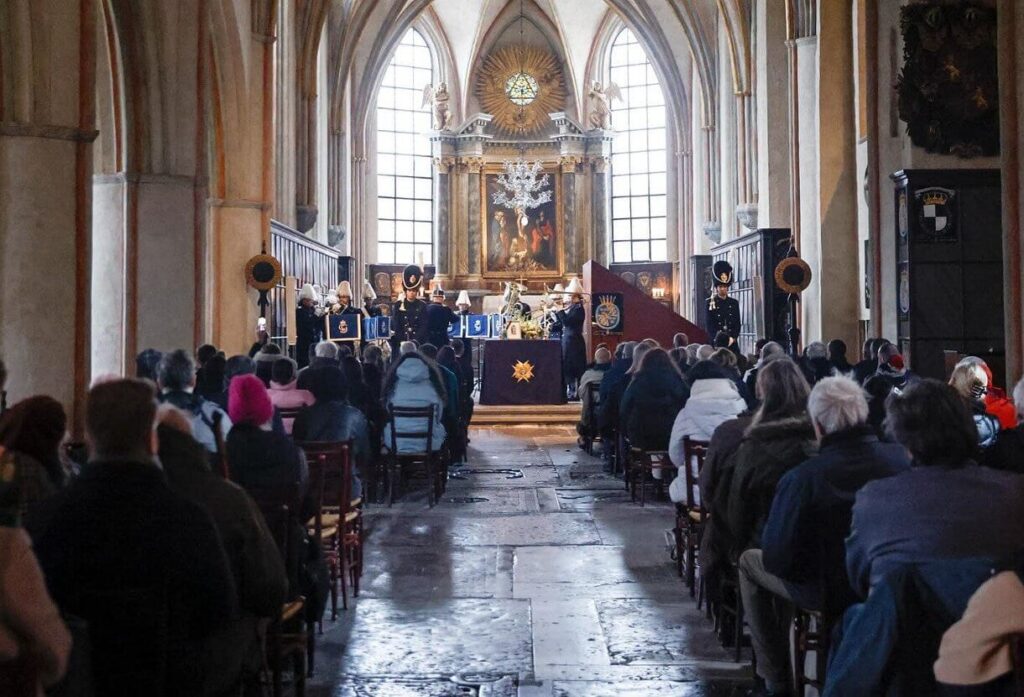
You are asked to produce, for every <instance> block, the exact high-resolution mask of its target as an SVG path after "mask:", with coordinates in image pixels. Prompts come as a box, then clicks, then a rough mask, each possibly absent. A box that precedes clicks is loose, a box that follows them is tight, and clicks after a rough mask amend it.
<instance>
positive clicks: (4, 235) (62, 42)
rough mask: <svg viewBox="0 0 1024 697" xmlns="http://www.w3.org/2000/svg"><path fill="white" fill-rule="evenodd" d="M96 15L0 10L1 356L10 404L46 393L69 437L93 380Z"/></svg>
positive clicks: (79, 8)
mask: <svg viewBox="0 0 1024 697" xmlns="http://www.w3.org/2000/svg"><path fill="white" fill-rule="evenodd" d="M96 16H97V11H96V7H95V6H94V3H93V1H92V0H77V1H74V0H8V1H7V3H6V5H5V8H4V11H3V12H0V54H2V55H3V56H4V60H5V63H6V64H3V65H0V327H3V330H2V331H0V356H2V357H3V360H4V362H5V364H6V366H7V369H8V373H9V376H8V381H7V391H8V394H9V398H10V400H12V401H17V400H20V399H23V398H25V397H28V396H30V395H33V394H47V395H50V396H52V397H54V398H56V399H57V400H59V401H60V402H61V403H62V404H64V406H65V408H67V409H68V410H69V415H70V416H71V421H72V424H73V425H74V426H75V429H74V430H75V431H76V432H80V426H81V423H82V410H81V407H82V406H83V404H84V397H85V390H86V388H87V386H88V382H89V358H90V356H89V343H90V331H89V325H90V307H89V285H90V275H91V268H90V265H91V254H92V249H91V243H90V237H91V227H92V210H91V209H92V189H91V186H90V184H91V178H92V141H93V139H94V138H95V137H96V132H95V130H94V128H95V111H94V109H95V90H94V81H95V73H96V70H95V64H94V61H95V50H96V39H95V18H96ZM33 37H34V38H33Z"/></svg>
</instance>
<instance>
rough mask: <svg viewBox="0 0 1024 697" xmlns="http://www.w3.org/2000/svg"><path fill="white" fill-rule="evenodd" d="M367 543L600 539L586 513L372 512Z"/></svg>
mask: <svg viewBox="0 0 1024 697" xmlns="http://www.w3.org/2000/svg"><path fill="white" fill-rule="evenodd" d="M372 523H373V524H372V526H370V527H371V529H370V530H369V534H368V536H367V537H368V541H367V544H368V545H375V544H389V545H399V546H420V545H426V546H438V545H440V546H444V545H448V546H450V547H472V546H479V545H484V546H488V545H498V546H528V545H594V544H599V543H600V541H601V538H600V536H599V535H598V532H597V527H596V526H595V525H594V521H593V520H591V519H590V516H589V515H588V514H585V513H564V514H559V515H557V516H550V515H537V516H515V515H495V516H481V517H473V518H470V517H453V518H443V517H440V516H431V515H409V516H397V517H384V516H375V517H374V518H373V521H372Z"/></svg>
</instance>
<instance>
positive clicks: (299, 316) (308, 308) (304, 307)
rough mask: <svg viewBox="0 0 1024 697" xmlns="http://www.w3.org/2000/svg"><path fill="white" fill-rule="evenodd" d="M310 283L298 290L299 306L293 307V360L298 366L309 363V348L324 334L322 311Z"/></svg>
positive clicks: (303, 366)
mask: <svg viewBox="0 0 1024 697" xmlns="http://www.w3.org/2000/svg"><path fill="white" fill-rule="evenodd" d="M318 302H319V298H318V297H317V294H316V290H315V289H314V288H313V286H312V284H310V283H307V284H305V285H304V286H302V290H300V291H299V306H298V307H297V308H295V337H296V343H295V362H296V363H297V364H298V366H299V367H300V368H305V367H306V366H307V365H309V348H310V347H311V346H316V344H317V343H319V342H320V340H321V339H323V336H324V320H323V313H322V312H321V310H320V308H319V307H318Z"/></svg>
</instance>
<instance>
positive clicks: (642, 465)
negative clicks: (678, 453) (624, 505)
mask: <svg viewBox="0 0 1024 697" xmlns="http://www.w3.org/2000/svg"><path fill="white" fill-rule="evenodd" d="M655 470H661V471H665V470H672V471H674V470H675V465H673V464H672V460H670V459H669V457H668V451H667V450H644V449H643V448H633V447H631V448H630V449H629V475H628V477H627V479H628V480H629V495H630V498H631V499H632V501H633V502H634V503H635V502H636V491H637V489H638V488H639V489H640V505H641V506H645V505H646V504H647V474H648V473H650V474H652V475H653V474H654V472H655Z"/></svg>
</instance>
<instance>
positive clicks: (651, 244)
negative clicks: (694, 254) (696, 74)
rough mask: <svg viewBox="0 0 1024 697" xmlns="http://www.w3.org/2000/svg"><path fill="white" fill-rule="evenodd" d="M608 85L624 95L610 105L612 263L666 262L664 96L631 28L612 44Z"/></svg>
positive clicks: (624, 30)
mask: <svg viewBox="0 0 1024 697" xmlns="http://www.w3.org/2000/svg"><path fill="white" fill-rule="evenodd" d="M608 63H609V76H608V77H609V80H610V81H611V82H613V83H615V84H616V85H618V86H619V89H621V90H622V101H618V100H612V103H611V109H612V128H614V129H615V131H617V132H618V135H617V136H616V138H615V140H614V142H613V143H612V166H611V175H612V183H611V192H612V233H611V239H612V261H614V262H619V263H621V262H631V261H667V260H668V223H667V221H668V217H667V212H668V211H667V209H668V203H667V195H666V194H667V189H668V174H667V172H666V169H667V165H668V151H667V149H666V145H665V141H666V131H665V97H664V93H663V92H662V89H661V84H660V83H659V82H658V76H657V75H656V74H655V72H654V66H652V65H651V62H650V60H649V59H648V57H647V53H646V52H645V51H644V48H643V46H641V45H640V42H639V41H638V40H637V38H636V36H635V35H634V34H633V32H632V31H630V30H629V29H623V30H622V31H620V32H619V35H618V36H617V37H615V41H613V42H612V47H611V55H610V59H609V61H608Z"/></svg>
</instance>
